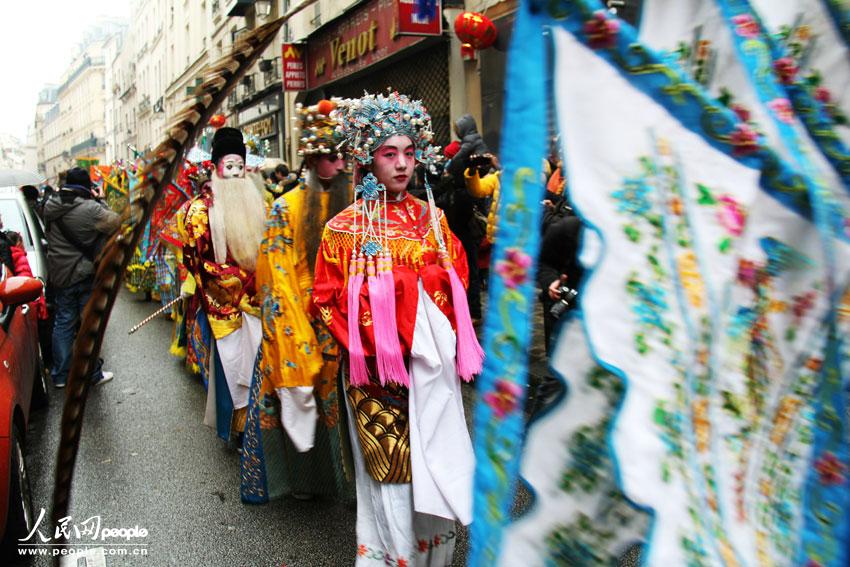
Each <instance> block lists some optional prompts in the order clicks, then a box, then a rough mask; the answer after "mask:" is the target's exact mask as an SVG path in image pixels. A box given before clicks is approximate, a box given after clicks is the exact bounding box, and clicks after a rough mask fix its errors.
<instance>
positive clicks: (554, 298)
mask: <svg viewBox="0 0 850 567" xmlns="http://www.w3.org/2000/svg"><path fill="white" fill-rule="evenodd" d="M580 231H581V221H580V220H579V218H578V217H576V216H572V215H571V216H565V217H563V218H561V219H560V220H558V221H556V222H554V223H553V224H552V225H550V226H549V228H548V229H547V230H546V232H545V234H544V235H543V242H542V244H541V246H540V260H539V262H538V267H537V285H538V286H539V287H540V289H541V290H542V291H541V293H540V302H541V303H542V304H543V332H544V334H545V337H546V353H547V354H548V353H549V352H550V350H551V344H550V343H551V339H552V330H553V329H554V327H555V322H556V320H557V319H556V318H555V317H554V316H553V315H552V313H551V311H552V307H553V306H554V305H555V304H556V303H557V302H558V301H560V300H561V299H562V297H561V293H560V289H561V288H562V287H564V286H566V287H568V288H570V289H573V290H576V291H578V287H579V283H580V282H581V276H582V268H581V264H580V263H579V261H578V257H577V256H578V245H579V233H580ZM575 301H576V300H575V299H572V301H571V303H570V309H572V308H573V307H574V306H575Z"/></svg>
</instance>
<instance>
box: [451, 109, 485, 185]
mask: <svg viewBox="0 0 850 567" xmlns="http://www.w3.org/2000/svg"><path fill="white" fill-rule="evenodd" d="M455 132H456V133H457V135H458V138H460V150H458V152H457V153H456V154H455V155H454V157H453V158H452V160H451V161H450V162H449V173H451V174H452V175H453V176H454V177H455V179H458V180H461V181H462V180H463V172H464V170H465V169H466V161H467V160H468V159H469V158H470V157H471V156H474V155H476V154H478V155H480V154H486V153H487V152H489V151H490V150H489V149H488V148H487V144H485V143H484V138H482V137H481V134H479V133H478V126H477V125H476V124H475V118H473V117H472V115H471V114H464V115H463V116H461V117H460V118H458V119H457V120H456V121H455Z"/></svg>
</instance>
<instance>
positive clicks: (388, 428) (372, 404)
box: [348, 386, 411, 483]
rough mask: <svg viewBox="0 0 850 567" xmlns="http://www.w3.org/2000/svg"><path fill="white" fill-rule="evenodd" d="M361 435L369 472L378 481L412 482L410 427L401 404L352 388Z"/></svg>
mask: <svg viewBox="0 0 850 567" xmlns="http://www.w3.org/2000/svg"><path fill="white" fill-rule="evenodd" d="M348 401H349V403H350V404H351V409H352V412H353V413H354V421H355V425H356V426H357V437H358V439H359V440H360V448H361V449H362V451H363V458H364V461H365V462H366V470H368V471H369V476H371V477H372V478H373V479H375V480H376V481H378V482H393V483H401V482H410V480H411V471H410V428H409V426H408V422H407V415H406V412H405V411H404V410H402V409H401V408H398V407H394V406H390V405H385V404H384V403H383V402H382V401H381V400H378V399H375V398H372V397H369V395H368V394H367V393H366V392H365V391H364V390H362V389H360V388H355V387H353V386H350V387H349V388H348Z"/></svg>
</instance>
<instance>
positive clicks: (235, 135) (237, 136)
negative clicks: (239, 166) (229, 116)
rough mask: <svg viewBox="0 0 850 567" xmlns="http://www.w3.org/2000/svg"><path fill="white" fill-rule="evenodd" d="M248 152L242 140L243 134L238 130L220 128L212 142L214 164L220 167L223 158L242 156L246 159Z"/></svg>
mask: <svg viewBox="0 0 850 567" xmlns="http://www.w3.org/2000/svg"><path fill="white" fill-rule="evenodd" d="M246 153H247V150H246V149H245V142H244V141H243V139H242V132H240V131H239V130H237V129H236V128H229V127H224V128H219V129H218V130H216V132H215V135H214V136H213V140H212V162H213V163H214V164H216V165H218V162H219V160H220V159H221V158H223V157H224V156H227V155H231V154H234V155H237V156H242V159H243V160H244V159H245V155H246Z"/></svg>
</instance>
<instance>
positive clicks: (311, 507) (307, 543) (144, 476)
mask: <svg viewBox="0 0 850 567" xmlns="http://www.w3.org/2000/svg"><path fill="white" fill-rule="evenodd" d="M156 307H157V305H156V304H154V303H150V302H145V301H142V300H141V299H140V298H139V296H137V295H132V294H130V293H129V292H127V291H126V290H122V292H121V294H120V295H119V298H118V300H117V302H116V304H115V309H114V312H113V314H112V319H111V321H110V324H109V328H108V331H107V335H106V340H105V342H104V350H103V357H104V359H105V361H106V362H105V365H104V368H105V369H106V370H112V371H114V372H115V378H114V380H113V381H112V382H110V383H107V384H104V385H102V386H98V387H96V388H95V389H93V390H92V392H91V394H90V396H89V399H88V403H87V405H86V415H85V421H84V426H83V432H82V443H81V446H80V453H79V457H78V459H77V468H76V476H75V481H74V490H73V494H72V500H71V514H72V516H73V518H74V521H75V522H76V521H81V520H84V519H86V518H89V517H91V516H100V517H101V521H102V526H103V527H112V528H133V527H135V526H138V527H139V528H144V529H147V530H148V534H149V535H148V536H147V537H146V538H141V539H140V540H134V542H136V541H144V542H145V543H146V544H147V545H146V546H145V547H146V548H147V556H146V557H144V556H125V557H118V556H109V557H107V558H106V561H107V563H106V564H107V565H109V566H110V567H111V566H119V565H121V566H123V565H146V566H157V567H159V566H170V565H175V566H176V565H205V566H252V567H253V566H276V567H280V566H282V565H285V566H287V567H312V566H325V565H327V566H344V565H352V564H353V562H354V557H355V516H356V512H355V509H354V505H353V504H351V505H345V504H340V503H336V502H332V501H328V500H315V501H308V502H302V501H297V500H294V499H283V500H279V501H274V502H271V503H269V504H266V505H262V506H250V505H245V504H242V502H241V501H240V498H239V458H238V454H237V453H236V451H235V450H233V449H231V448H227V447H226V446H225V444H224V443H223V442H222V441H221V440H220V439H219V438H218V437H217V436H216V434H215V432H214V431H213V430H212V429H210V428H208V427H206V426H204V425H203V423H202V420H203V414H204V404H205V399H206V393H205V391H204V388H203V385H202V384H201V383H200V382H199V381H198V379H196V378H194V377H193V376H192V375H191V374H190V373H188V372H187V371H186V370H184V368H183V364H182V362H181V361H180V360H178V359H177V358H174V357H172V356H171V355H169V352H168V347H169V344H170V342H171V322H170V320H168V319H164V318H163V319H159V320H156V321H153V322H152V323H150V324H149V325H147V326H146V327H144V328H143V329H141V330H140V331H138V332H137V333H135V334H134V335H132V336H129V337H128V336H127V331H128V330H129V329H130V328H131V327H132V326H133V325H134V324H135V323H137V322H138V321H140V320H142V319H143V318H144V317H145V316H147V315H148V314H149V313H151V312H152V311H153V310H154V309H155V308H156ZM62 394H63V391H62V390H53V391H51V398H50V407H49V408H48V409H47V410H45V411H39V412H34V413H33V415H32V418H31V422H30V428H29V436H28V449H27V451H28V457H27V458H28V465H29V471H30V475H31V484H32V488H33V493H34V502H33V504H34V508H35V514H36V517H37V516H38V513H39V509H40V508H41V507H43V508H45V509H47V515H46V516H45V520H44V522H43V523H42V524H41V525H42V526H43V527H44V529H43V530H42V532H43V533H44V534H45V535H47V534H50V533H51V532H52V528H50V527H49V525H48V524H49V522H48V519H49V516H50V513H49V509H50V501H51V499H52V490H53V480H54V471H55V459H56V449H57V446H58V439H59V423H60V419H61V410H62ZM468 394H469V395H471V389H470V390H469V391H468ZM465 555H466V533H465V530H464V533H463V534H462V538H461V539H460V542H459V545H458V549H457V553H456V557H455V563H454V564H455V565H463V564H464V558H465ZM31 564H32V565H38V566H45V567H46V566H48V565H50V562H49V560H48V559H45V558H37V559H35V560H34V561H32V562H31Z"/></svg>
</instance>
